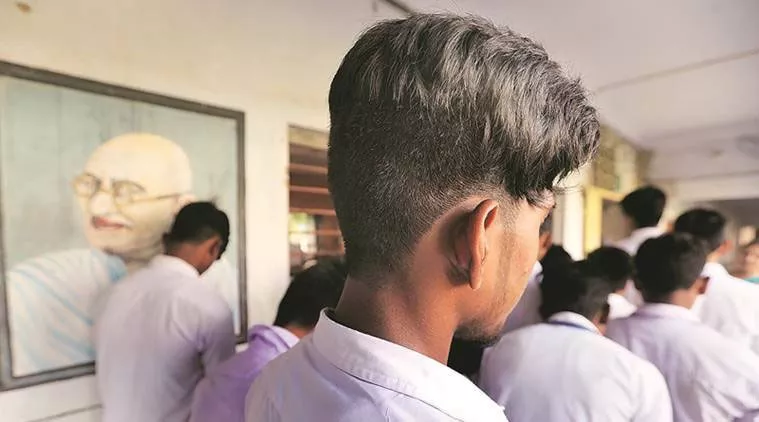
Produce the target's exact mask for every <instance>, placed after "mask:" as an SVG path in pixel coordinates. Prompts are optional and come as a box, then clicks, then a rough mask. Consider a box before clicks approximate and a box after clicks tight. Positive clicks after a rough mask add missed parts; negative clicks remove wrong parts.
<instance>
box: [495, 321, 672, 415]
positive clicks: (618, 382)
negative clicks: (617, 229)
mask: <svg viewBox="0 0 759 422" xmlns="http://www.w3.org/2000/svg"><path fill="white" fill-rule="evenodd" d="M564 324H566V325H564ZM480 386H481V387H482V389H483V390H484V391H485V392H486V393H488V395H489V396H490V397H491V398H492V399H493V400H495V401H496V402H497V403H498V404H500V405H502V406H504V408H505V409H506V415H507V416H508V417H509V419H511V420H513V421H536V422H537V421H540V422H552V421H556V422H565V421H584V422H617V421H618V422H622V421H637V422H667V421H671V420H672V404H671V402H670V399H669V393H668V392H667V385H666V384H665V383H664V378H663V377H662V375H661V374H660V373H659V371H658V370H657V369H656V368H655V367H654V366H653V365H651V364H650V363H648V362H646V361H645V360H643V359H641V358H639V357H637V356H635V355H633V354H632V353H630V352H629V351H627V350H625V348H623V347H621V346H619V345H618V344H615V343H614V342H613V341H611V340H609V339H607V338H604V337H603V336H602V335H601V333H599V332H598V330H597V329H596V327H595V326H594V325H593V323H592V322H590V321H589V320H588V319H586V318H585V317H583V316H582V315H579V314H576V313H573V312H559V313H557V314H555V315H553V316H551V317H550V318H549V319H548V322H547V323H544V324H537V325H533V326H530V327H525V328H522V329H521V330H517V331H513V332H511V333H509V334H506V335H505V336H503V337H502V338H501V340H500V341H499V342H498V344H497V345H496V346H495V347H494V348H493V349H492V350H491V351H490V353H488V354H487V355H486V356H485V358H484V359H483V362H482V367H481V368H480Z"/></svg>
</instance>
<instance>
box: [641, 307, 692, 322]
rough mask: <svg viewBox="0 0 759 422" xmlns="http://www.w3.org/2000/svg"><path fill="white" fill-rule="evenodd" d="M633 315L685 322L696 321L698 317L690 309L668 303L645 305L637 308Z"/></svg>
mask: <svg viewBox="0 0 759 422" xmlns="http://www.w3.org/2000/svg"><path fill="white" fill-rule="evenodd" d="M634 315H636V316H642V317H650V318H673V319H683V320H687V321H698V317H697V316H696V314H695V313H693V311H691V310H690V309H688V308H684V307H682V306H677V305H671V304H669V303H646V304H645V305H643V306H641V307H640V308H638V310H637V311H635V314H634Z"/></svg>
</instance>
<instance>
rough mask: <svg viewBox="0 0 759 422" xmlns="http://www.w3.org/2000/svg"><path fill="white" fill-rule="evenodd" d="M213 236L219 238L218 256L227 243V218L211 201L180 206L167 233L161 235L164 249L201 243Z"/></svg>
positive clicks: (169, 249) (168, 249)
mask: <svg viewBox="0 0 759 422" xmlns="http://www.w3.org/2000/svg"><path fill="white" fill-rule="evenodd" d="M214 236H218V237H219V238H220V239H221V248H220V251H219V256H220V257H221V255H222V254H223V253H224V251H225V250H226V249H227V244H228V243H229V218H228V217H227V214H225V213H224V211H222V210H220V209H218V208H216V205H214V204H213V203H212V202H192V203H190V204H187V205H185V206H184V207H182V209H181V210H179V212H178V213H177V215H176V217H174V222H173V223H172V225H171V229H170V230H169V232H168V233H166V234H164V235H163V243H164V246H165V247H166V251H167V252H170V251H171V250H173V249H174V248H175V247H176V246H177V245H179V244H182V243H201V242H204V241H206V240H208V239H210V238H212V237H214Z"/></svg>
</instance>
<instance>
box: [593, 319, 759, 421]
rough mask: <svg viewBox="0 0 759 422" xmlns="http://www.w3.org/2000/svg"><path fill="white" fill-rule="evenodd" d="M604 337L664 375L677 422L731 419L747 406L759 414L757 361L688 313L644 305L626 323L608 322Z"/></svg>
mask: <svg viewBox="0 0 759 422" xmlns="http://www.w3.org/2000/svg"><path fill="white" fill-rule="evenodd" d="M607 335H608V336H609V338H611V339H612V340H614V341H616V342H617V343H619V344H621V345H623V346H624V347H626V348H627V349H629V350H630V351H631V352H633V353H635V354H636V355H638V356H640V357H642V358H643V359H646V360H648V361H649V362H651V363H653V364H654V366H656V367H657V368H658V369H659V371H661V372H662V374H663V375H664V378H665V379H666V380H667V384H668V387H669V392H670V395H671V397H672V402H673V406H674V412H675V415H677V418H676V420H677V421H714V422H717V421H730V420H734V419H735V418H739V417H743V416H744V414H745V410H746V404H747V403H751V402H753V403H754V408H755V409H756V410H759V356H756V355H754V354H753V353H752V352H751V351H749V350H748V349H747V348H745V347H743V346H741V345H740V344H738V343H736V342H734V341H732V340H730V339H728V338H725V337H724V336H722V335H720V334H719V333H717V332H716V331H714V330H712V329H711V328H709V327H707V326H706V325H704V324H702V323H700V322H699V321H698V319H697V318H696V316H695V315H694V314H693V313H692V312H691V311H689V310H688V309H685V308H683V307H679V306H674V305H666V304H649V305H644V306H643V307H642V308H641V309H639V310H638V312H637V313H636V314H634V315H632V316H631V317H629V318H625V319H621V320H614V321H611V322H609V327H608V330H607ZM733 403H735V404H733ZM733 406H735V407H734V408H731V407H733ZM756 416H757V417H759V414H757V415H756Z"/></svg>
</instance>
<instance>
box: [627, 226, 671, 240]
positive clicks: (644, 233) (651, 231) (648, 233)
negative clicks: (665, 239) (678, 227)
mask: <svg viewBox="0 0 759 422" xmlns="http://www.w3.org/2000/svg"><path fill="white" fill-rule="evenodd" d="M662 234H664V231H663V230H662V229H660V228H659V227H642V228H640V229H635V230H633V232H632V233H631V234H630V237H631V238H635V239H645V240H648V239H650V238H652V237H659V236H661V235H662Z"/></svg>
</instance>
